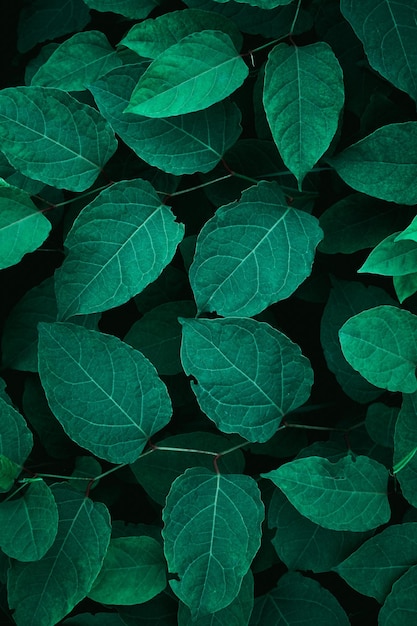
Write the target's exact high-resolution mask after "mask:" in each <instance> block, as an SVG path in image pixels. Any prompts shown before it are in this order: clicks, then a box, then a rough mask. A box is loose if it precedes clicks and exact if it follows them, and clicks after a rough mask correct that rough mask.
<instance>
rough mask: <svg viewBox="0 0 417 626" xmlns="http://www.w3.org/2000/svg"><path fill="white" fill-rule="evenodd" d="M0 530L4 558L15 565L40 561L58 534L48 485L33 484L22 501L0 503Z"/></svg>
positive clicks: (56, 517) (55, 509) (53, 504)
mask: <svg viewBox="0 0 417 626" xmlns="http://www.w3.org/2000/svg"><path fill="white" fill-rule="evenodd" d="M20 469H21V468H19V471H20ZM0 527H1V529H2V532H1V535H0V546H1V549H2V550H3V552H5V553H6V554H7V555H8V556H10V557H11V558H12V559H17V560H18V561H38V560H39V559H41V558H42V557H43V556H44V554H45V553H46V552H47V551H48V550H49V548H50V547H51V546H52V544H53V542H54V541H55V537H56V534H57V530H58V509H57V505H56V503H55V499H54V496H53V494H52V491H51V489H50V488H49V487H48V485H47V484H46V483H45V482H44V481H43V480H37V481H36V482H33V483H30V484H29V486H28V488H27V490H26V491H25V493H24V494H23V496H22V497H21V496H20V494H19V497H18V498H16V499H14V500H8V501H7V502H6V501H5V502H1V503H0Z"/></svg>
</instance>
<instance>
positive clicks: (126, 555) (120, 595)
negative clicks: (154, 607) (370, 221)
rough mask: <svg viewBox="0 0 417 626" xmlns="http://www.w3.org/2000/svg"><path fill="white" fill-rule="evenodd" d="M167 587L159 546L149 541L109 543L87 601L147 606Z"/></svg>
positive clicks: (130, 539)
mask: <svg viewBox="0 0 417 626" xmlns="http://www.w3.org/2000/svg"><path fill="white" fill-rule="evenodd" d="M166 585H167V578H166V563H165V559H164V553H163V551H162V546H161V544H160V543H158V542H157V541H155V539H152V538H151V537H146V536H143V537H119V538H116V539H111V540H110V544H109V547H108V549H107V553H106V556H105V557H104V561H103V566H102V568H101V570H100V573H99V575H98V576H97V578H96V580H95V581H94V584H93V586H92V588H91V590H90V591H89V593H88V597H89V598H91V599H92V600H95V601H96V602H102V603H103V604H119V605H124V604H129V605H131V604H141V603H142V602H148V600H151V599H152V598H153V597H154V596H156V595H157V594H158V593H160V592H161V591H162V590H163V589H165V587H166Z"/></svg>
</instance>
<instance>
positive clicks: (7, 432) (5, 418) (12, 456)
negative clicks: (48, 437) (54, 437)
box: [0, 397, 33, 466]
mask: <svg viewBox="0 0 417 626" xmlns="http://www.w3.org/2000/svg"><path fill="white" fill-rule="evenodd" d="M32 447H33V436H32V433H31V431H30V430H29V428H28V426H27V424H26V421H25V419H24V417H23V416H22V415H21V414H20V413H19V412H18V411H16V409H15V408H14V407H13V406H12V405H11V403H10V401H6V400H4V398H2V397H0V455H3V456H5V457H7V458H8V459H9V460H10V461H13V463H16V464H17V465H19V466H21V465H23V464H24V462H25V461H26V459H27V458H28V456H29V454H30V452H31V450H32Z"/></svg>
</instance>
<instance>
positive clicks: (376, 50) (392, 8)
mask: <svg viewBox="0 0 417 626" xmlns="http://www.w3.org/2000/svg"><path fill="white" fill-rule="evenodd" d="M340 8H341V11H342V13H343V15H344V16H345V18H346V19H347V20H348V22H349V23H350V25H351V26H352V28H353V30H354V31H355V33H356V35H357V37H358V38H359V39H360V40H361V41H362V43H363V46H364V48H365V52H366V55H367V57H368V60H369V63H370V64H371V66H372V67H373V68H374V69H375V70H377V72H379V73H380V74H381V75H382V76H383V77H384V78H386V79H387V80H389V81H390V82H391V83H392V84H393V85H395V87H397V88H398V89H401V90H403V91H405V92H407V93H408V94H409V95H410V96H411V97H412V98H413V99H414V100H417V52H416V48H415V39H416V36H417V8H416V5H415V2H414V0H400V2H398V1H395V0H383V1H381V0H341V3H340ZM375 23H378V28H374V25H375Z"/></svg>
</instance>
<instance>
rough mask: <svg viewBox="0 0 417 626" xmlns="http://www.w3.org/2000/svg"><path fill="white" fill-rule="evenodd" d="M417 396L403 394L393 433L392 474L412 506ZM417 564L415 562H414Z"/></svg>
mask: <svg viewBox="0 0 417 626" xmlns="http://www.w3.org/2000/svg"><path fill="white" fill-rule="evenodd" d="M416 410H417V394H416V393H413V394H404V395H403V400H402V405H401V409H400V412H399V414H398V417H397V421H396V423H395V432H394V472H395V477H396V479H397V480H398V482H399V484H400V486H401V491H402V494H403V496H404V498H406V500H408V502H409V503H410V504H412V505H413V506H417V494H416V490H415V481H416V477H417V456H416V452H417V427H416ZM416 563H417V561H416Z"/></svg>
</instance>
